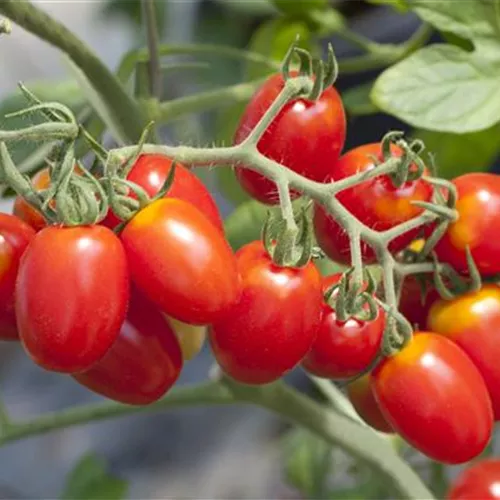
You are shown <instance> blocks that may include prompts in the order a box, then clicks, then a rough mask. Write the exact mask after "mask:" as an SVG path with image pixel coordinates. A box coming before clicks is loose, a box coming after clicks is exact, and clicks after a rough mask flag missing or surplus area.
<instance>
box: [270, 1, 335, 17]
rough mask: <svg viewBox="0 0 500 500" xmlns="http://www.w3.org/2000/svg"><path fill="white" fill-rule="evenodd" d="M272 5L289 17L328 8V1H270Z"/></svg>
mask: <svg viewBox="0 0 500 500" xmlns="http://www.w3.org/2000/svg"><path fill="white" fill-rule="evenodd" d="M272 3H273V4H274V5H275V6H276V8H278V9H279V10H280V11H281V12H283V13H284V14H287V15H289V16H300V15H303V14H307V13H308V12H310V11H311V10H323V9H326V8H327V7H328V0H308V1H307V2H302V1H298V0H272Z"/></svg>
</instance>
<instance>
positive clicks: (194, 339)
mask: <svg viewBox="0 0 500 500" xmlns="http://www.w3.org/2000/svg"><path fill="white" fill-rule="evenodd" d="M165 318H166V319H167V321H168V323H169V325H170V327H171V328H172V330H173V331H174V333H175V336H176V337H177V340H178V341H179V344H180V346H181V351H182V359H184V361H189V360H191V359H193V358H194V357H196V356H197V354H198V353H199V352H200V351H201V350H202V349H203V344H204V343H205V340H206V338H207V327H206V326H205V325H201V326H200V325H189V324H188V323H183V322H182V321H178V320H176V319H174V318H170V317H169V316H167V315H165Z"/></svg>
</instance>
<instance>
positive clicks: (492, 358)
mask: <svg viewBox="0 0 500 500" xmlns="http://www.w3.org/2000/svg"><path fill="white" fill-rule="evenodd" d="M427 327H428V328H429V329H430V330H431V331H433V332H436V333H439V334H441V335H444V336H446V337H447V338H449V339H450V340H452V341H453V342H455V343H456V344H457V345H459V346H460V347H461V348H462V349H463V350H464V351H465V352H466V353H467V355H468V356H469V357H470V358H471V359H472V361H473V362H474V364H475V365H476V367H477V369H478V370H479V371H480V373H481V375H482V376H483V378H484V381H485V383H486V387H487V388H488V391H489V394H490V398H491V401H492V404H493V412H494V415H495V420H497V421H498V420H499V419H500V362H499V360H500V342H499V341H498V340H499V339H498V336H497V335H496V332H497V331H498V329H499V327H500V286H498V285H495V284H485V285H483V287H482V288H481V289H480V290H479V291H477V292H470V293H467V294H464V295H460V296H458V297H457V298H455V299H453V300H449V301H448V300H444V299H440V300H438V301H437V302H435V303H434V304H433V306H432V307H431V308H430V311H429V315H428V320H427Z"/></svg>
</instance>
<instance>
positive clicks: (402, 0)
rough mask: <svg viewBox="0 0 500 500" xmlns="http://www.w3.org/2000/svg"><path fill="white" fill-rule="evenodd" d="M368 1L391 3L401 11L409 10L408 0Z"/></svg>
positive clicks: (377, 3)
mask: <svg viewBox="0 0 500 500" xmlns="http://www.w3.org/2000/svg"><path fill="white" fill-rule="evenodd" d="M367 2H368V3H372V4H374V5H390V6H391V7H394V8H395V9H396V10H397V11H399V12H407V11H408V2H407V0H367Z"/></svg>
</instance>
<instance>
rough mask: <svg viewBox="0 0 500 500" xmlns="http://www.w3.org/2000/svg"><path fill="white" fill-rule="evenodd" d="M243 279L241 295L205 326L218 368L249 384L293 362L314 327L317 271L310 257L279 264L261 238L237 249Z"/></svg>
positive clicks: (275, 376)
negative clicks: (297, 262) (289, 264)
mask: <svg viewBox="0 0 500 500" xmlns="http://www.w3.org/2000/svg"><path fill="white" fill-rule="evenodd" d="M236 256H237V259H238V268H239V271H240V275H241V278H242V282H243V293H242V295H241V297H240V300H239V301H238V302H237V303H236V304H235V305H234V306H233V307H231V308H230V309H229V310H228V311H226V315H225V316H224V317H222V318H221V319H219V320H218V321H217V322H215V323H214V324H213V325H212V328H211V329H210V332H209V339H210V344H211V346H212V350H213V353H214V355H215V358H216V359H217V361H218V363H219V364H220V366H221V368H222V369H223V370H224V371H225V372H226V373H227V374H228V375H229V376H231V377H233V378H234V379H236V380H238V381H240V382H243V383H247V384H265V383H268V382H272V381H273V380H276V379H278V378H280V377H281V376H282V375H284V374H285V373H286V372H287V371H289V370H291V369H292V368H294V367H295V366H296V365H297V364H298V363H299V362H300V361H301V359H302V358H303V357H304V356H305V354H306V353H307V351H309V349H310V348H311V346H312V344H313V342H314V340H315V338H316V334H317V331H318V326H319V322H320V314H321V306H322V301H323V296H322V291H321V276H320V274H319V272H318V270H317V269H316V266H315V265H314V264H313V263H312V262H309V263H308V264H307V265H306V266H304V267H302V268H291V267H280V266H278V265H276V264H275V263H273V261H272V260H271V257H270V256H269V255H268V253H267V252H266V250H265V249H264V246H263V244H262V243H261V242H260V241H255V242H253V243H249V244H248V245H245V246H244V247H242V248H241V249H240V250H239V251H238V252H237V254H236Z"/></svg>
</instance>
